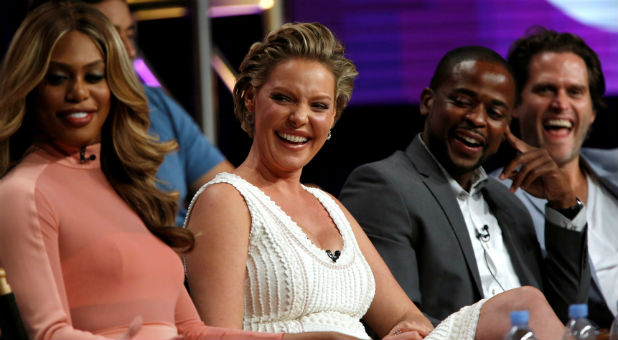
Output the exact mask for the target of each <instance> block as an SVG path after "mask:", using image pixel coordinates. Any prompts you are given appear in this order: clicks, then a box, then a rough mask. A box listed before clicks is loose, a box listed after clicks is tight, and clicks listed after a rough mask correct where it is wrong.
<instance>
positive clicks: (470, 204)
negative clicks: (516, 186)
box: [421, 138, 521, 298]
mask: <svg viewBox="0 0 618 340" xmlns="http://www.w3.org/2000/svg"><path fill="white" fill-rule="evenodd" d="M421 143H422V144H423V146H425V149H426V150H427V152H428V153H429V154H430V155H431V157H432V158H433V160H434V161H435V162H436V164H438V166H439V167H440V170H442V173H444V176H446V178H447V179H448V181H449V184H450V185H451V188H452V189H453V192H454V194H455V197H457V203H458V204H459V208H460V210H461V213H462V215H463V217H464V220H465V222H466V227H467V229H468V234H469V235H470V242H471V243H472V249H473V250H474V257H475V259H476V266H477V268H478V270H479V276H480V277H481V286H482V288H483V297H485V298H490V297H492V296H494V295H496V294H499V293H502V292H504V291H507V290H509V289H513V288H517V287H521V283H520V282H519V278H518V277H517V274H516V273H515V269H514V268H513V263H512V262H511V256H510V255H509V253H508V251H507V249H506V246H505V245H504V240H503V238H502V230H501V229H500V226H499V224H498V220H497V219H496V217H495V216H494V215H493V213H492V212H491V210H490V209H489V205H488V204H487V201H485V198H484V197H483V193H482V192H481V189H482V187H483V184H484V183H485V181H487V178H488V177H487V174H486V173H485V170H484V169H483V168H482V167H478V168H477V169H475V170H474V174H473V176H472V179H471V182H472V185H471V186H470V192H469V193H468V192H467V191H465V190H464V189H463V188H462V187H461V186H460V185H459V183H457V181H456V180H455V179H454V178H453V177H452V176H451V175H450V174H449V173H448V172H447V171H446V170H445V169H444V168H443V167H442V165H441V164H440V162H438V160H437V159H436V158H435V157H434V156H433V154H432V153H431V151H429V148H427V146H426V145H425V142H424V141H423V139H422V138H421ZM485 226H487V228H485Z"/></svg>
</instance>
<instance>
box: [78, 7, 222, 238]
mask: <svg viewBox="0 0 618 340" xmlns="http://www.w3.org/2000/svg"><path fill="white" fill-rule="evenodd" d="M82 1H83V2H86V3H89V4H90V5H91V6H93V7H95V8H96V9H98V10H99V11H101V12H102V13H103V14H105V16H107V18H108V19H109V20H110V21H111V23H112V24H113V25H114V27H116V30H117V31H118V33H119V34H120V37H121V39H122V42H123V44H124V46H125V48H126V50H127V53H128V54H129V57H131V59H134V58H135V57H137V48H136V47H135V39H134V38H135V32H136V28H135V21H134V20H133V16H132V15H131V12H130V10H129V6H128V5H127V3H126V1H125V0H82ZM144 89H145V91H146V96H147V97H148V107H149V108H150V130H149V132H150V133H151V134H153V135H157V136H159V139H160V140H161V141H168V140H172V139H175V140H176V142H177V143H178V150H177V151H176V152H174V153H171V154H168V155H166V156H165V160H164V161H163V164H161V166H160V167H159V172H158V173H157V178H158V179H159V180H160V182H159V183H158V186H159V188H160V189H163V190H167V191H171V190H176V191H178V193H179V194H180V197H179V202H178V203H179V204H178V214H177V215H176V225H178V226H182V225H183V223H184V220H185V216H186V213H187V209H186V199H187V196H188V195H193V193H194V192H195V191H197V189H199V188H200V187H201V186H202V185H203V184H205V183H206V182H208V181H209V180H211V179H212V178H214V177H215V175H216V174H218V173H219V172H222V171H230V170H232V169H233V168H234V167H233V166H232V164H231V163H230V162H228V161H227V160H226V158H225V157H224V156H223V154H222V153H221V151H219V149H217V148H216V147H215V146H214V145H213V144H211V143H210V142H209V141H208V139H206V137H204V135H203V134H202V131H201V130H200V128H199V127H198V126H197V124H196V123H195V121H194V120H193V118H192V117H191V116H190V115H189V114H188V113H187V112H186V111H185V110H184V109H183V108H182V107H181V106H180V105H179V104H178V103H177V102H175V101H174V100H173V99H172V98H171V97H170V96H169V95H168V94H167V93H166V92H165V90H164V89H162V88H160V87H152V86H144Z"/></svg>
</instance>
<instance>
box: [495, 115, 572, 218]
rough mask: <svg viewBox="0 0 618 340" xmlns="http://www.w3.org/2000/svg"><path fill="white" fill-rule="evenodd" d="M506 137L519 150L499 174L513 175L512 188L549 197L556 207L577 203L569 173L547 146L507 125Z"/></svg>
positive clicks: (511, 176) (550, 204) (549, 202)
mask: <svg viewBox="0 0 618 340" xmlns="http://www.w3.org/2000/svg"><path fill="white" fill-rule="evenodd" d="M506 140H507V141H508V142H509V144H511V145H512V146H513V148H515V150H517V151H518V152H519V155H517V157H515V159H513V160H512V161H511V162H510V163H509V164H508V165H507V166H505V167H504V170H503V171H502V173H501V174H500V179H506V178H510V179H511V180H512V181H513V184H511V189H510V190H511V192H515V191H516V190H517V189H518V188H522V189H523V190H525V191H526V192H527V193H529V194H530V195H532V196H534V197H538V198H545V199H547V201H548V204H549V206H550V207H552V208H554V209H566V208H568V207H571V206H573V205H575V204H577V201H576V197H575V193H574V192H573V189H572V188H571V186H570V185H569V182H568V180H567V177H566V175H565V174H564V173H563V172H562V171H561V170H560V168H559V167H558V164H556V162H555V161H554V160H553V159H552V158H551V156H550V155H549V153H548V152H547V150H545V149H541V148H535V147H533V146H530V145H528V144H527V143H526V142H524V141H522V140H521V139H519V138H517V137H515V135H513V133H511V129H510V128H508V127H507V130H506Z"/></svg>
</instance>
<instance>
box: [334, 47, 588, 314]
mask: <svg viewBox="0 0 618 340" xmlns="http://www.w3.org/2000/svg"><path fill="white" fill-rule="evenodd" d="M515 103H516V92H515V81H514V78H513V75H512V72H511V71H510V68H509V66H508V64H507V63H506V61H505V60H504V59H503V58H502V57H501V56H500V55H498V54H497V53H495V52H494V51H492V50H490V49H487V48H484V47H462V48H457V49H455V50H452V51H450V52H449V53H447V54H446V55H445V56H444V57H443V58H442V60H441V61H440V63H439V64H438V66H437V69H436V71H435V73H434V76H433V78H432V81H431V85H430V87H429V88H426V89H424V90H423V92H422V94H421V103H420V111H421V114H423V115H424V116H425V117H426V119H425V126H424V131H423V132H422V133H421V134H419V135H417V136H416V137H415V138H414V140H413V141H412V143H411V144H410V145H409V146H408V148H407V149H406V150H405V151H398V152H396V153H394V154H393V155H392V156H390V157H388V158H386V159H384V160H381V161H378V162H375V163H370V164H366V165H363V166H361V167H359V168H357V169H356V170H355V171H354V172H353V173H352V174H351V175H350V177H349V178H348V180H347V181H346V183H345V185H344V188H343V190H342V192H341V197H340V198H341V201H342V202H343V203H344V204H345V205H346V207H347V208H348V209H349V210H350V212H351V213H352V214H353V215H354V217H355V218H356V219H357V220H358V222H359V223H360V224H361V226H362V227H363V228H364V229H365V231H366V232H367V234H368V235H369V237H370V238H371V240H372V241H373V243H374V245H375V246H376V248H377V249H378V251H379V252H380V254H381V255H382V257H383V258H384V260H385V261H386V263H387V264H388V266H389V268H390V270H391V271H392V272H393V274H394V275H395V278H396V279H397V280H398V281H399V284H400V285H401V286H402V287H403V289H404V290H405V291H406V293H407V294H408V296H409V297H410V298H411V299H412V300H413V301H414V302H415V303H416V304H417V306H419V308H420V309H421V310H422V311H423V312H424V313H426V315H427V316H428V317H429V318H430V319H431V320H432V322H434V323H436V322H438V321H440V320H442V319H444V318H445V317H446V316H448V315H449V314H451V313H453V312H455V311H457V310H458V309H459V308H461V307H463V306H465V305H469V304H472V303H474V302H476V301H478V300H480V299H482V298H487V297H491V296H493V295H496V294H498V293H500V292H502V291H505V290H509V289H512V288H516V287H520V286H524V285H528V286H534V287H536V288H538V289H540V290H541V291H543V293H544V294H545V295H546V297H547V299H548V301H549V302H550V304H551V305H552V307H553V308H554V311H555V312H556V314H557V315H558V316H559V317H561V319H564V318H565V317H566V315H565V314H566V310H567V306H568V304H570V303H581V302H584V301H585V300H586V297H587V292H588V285H589V282H590V270H589V268H588V257H587V248H586V233H585V223H586V222H585V218H582V217H581V216H582V215H581V214H582V213H583V214H585V207H583V206H582V205H581V204H580V203H579V202H578V201H577V200H576V197H575V194H574V193H573V191H572V190H571V188H570V186H569V185H568V183H567V180H566V178H565V177H564V175H563V174H562V173H561V172H560V171H559V170H558V167H557V165H556V164H555V163H554V164H553V166H545V167H535V166H534V165H535V164H539V163H543V164H546V163H548V162H549V163H551V162H552V160H551V157H549V155H548V154H547V152H544V150H541V149H537V148H533V147H531V146H529V145H527V144H526V143H524V142H522V141H521V140H519V139H517V138H516V137H515V136H513V135H512V134H511V133H510V131H509V129H508V126H509V123H510V121H511V111H512V109H513V107H514V106H515ZM505 139H506V140H507V141H508V142H509V143H511V144H512V145H513V146H514V147H515V148H516V149H517V150H518V151H520V152H521V155H520V156H519V157H518V158H516V159H515V160H514V161H513V163H512V164H511V165H512V167H511V168H512V169H518V170H519V171H511V172H509V173H507V174H506V175H507V176H508V177H510V178H511V179H513V180H514V181H516V182H517V183H519V184H520V185H521V187H522V188H525V189H526V190H530V191H535V192H536V193H540V194H541V195H543V196H544V197H545V198H547V200H548V202H549V206H550V208H551V209H549V213H548V214H547V215H546V226H547V227H546V231H547V237H546V246H547V250H548V256H547V258H546V259H545V260H544V259H543V257H542V254H541V248H540V246H539V242H538V240H537V237H536V234H535V230H534V225H533V223H532V220H531V218H530V215H529V213H528V212H527V209H526V207H525V206H524V205H523V204H522V203H521V201H519V199H517V198H516V197H515V196H514V195H513V194H512V193H511V192H509V189H508V188H505V187H504V186H503V185H502V184H500V183H498V182H497V181H496V180H495V179H493V178H488V176H487V175H486V173H485V171H484V170H483V168H482V164H483V163H484V162H485V160H486V159H487V158H488V157H489V156H491V155H492V154H494V153H495V152H496V151H497V150H498V147H499V145H500V144H501V143H502V141H504V140H505ZM535 170H538V171H535ZM573 213H575V215H574V216H571V215H572V214H573ZM565 215H566V216H565ZM565 221H566V222H568V223H564V222H565ZM577 223H580V224H582V223H583V226H581V225H580V226H579V227H580V228H583V230H582V231H574V230H570V228H569V227H568V226H572V225H573V224H577ZM564 226H567V227H564ZM564 245H568V246H564Z"/></svg>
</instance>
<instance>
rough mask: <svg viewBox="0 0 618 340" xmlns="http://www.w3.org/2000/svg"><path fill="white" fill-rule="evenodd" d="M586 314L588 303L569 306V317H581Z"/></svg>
mask: <svg viewBox="0 0 618 340" xmlns="http://www.w3.org/2000/svg"><path fill="white" fill-rule="evenodd" d="M587 316H588V305H587V304H585V303H581V304H575V305H570V306H569V318H570V319H581V318H585V317H587Z"/></svg>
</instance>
